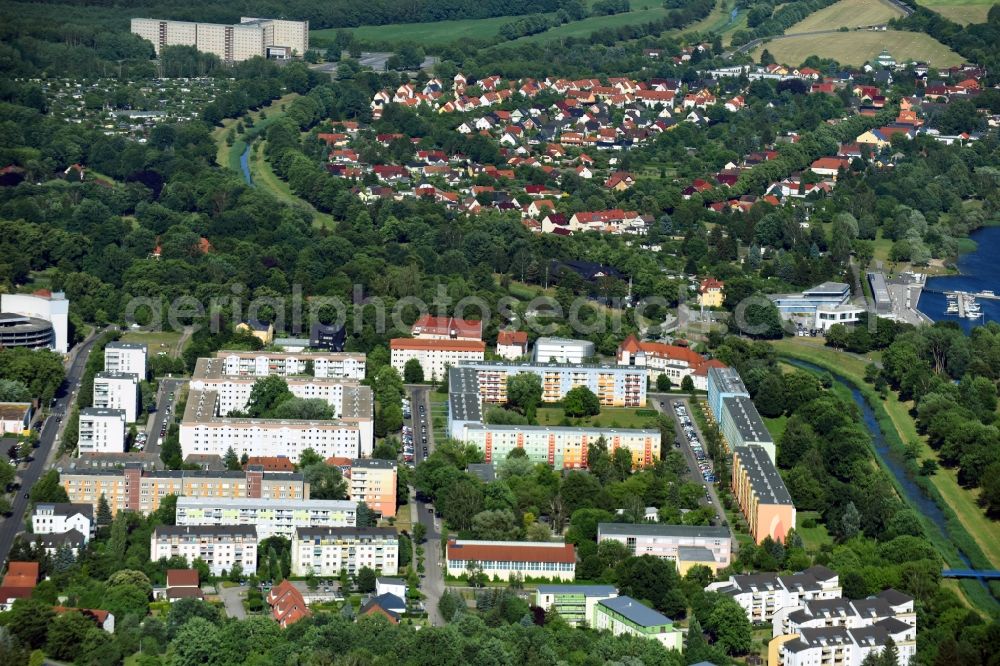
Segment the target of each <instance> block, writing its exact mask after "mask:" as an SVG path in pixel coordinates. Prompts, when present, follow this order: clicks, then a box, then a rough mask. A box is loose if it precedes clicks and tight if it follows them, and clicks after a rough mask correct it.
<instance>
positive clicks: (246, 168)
mask: <svg viewBox="0 0 1000 666" xmlns="http://www.w3.org/2000/svg"><path fill="white" fill-rule="evenodd" d="M250 145H251V144H249V143H248V144H247V147H246V150H244V151H243V154H242V155H240V168H241V169H243V178H244V179H246V181H247V185H250V186H251V187H253V178H251V177H250Z"/></svg>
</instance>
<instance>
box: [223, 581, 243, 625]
mask: <svg viewBox="0 0 1000 666" xmlns="http://www.w3.org/2000/svg"><path fill="white" fill-rule="evenodd" d="M248 589H249V588H248V587H247V586H246V585H238V586H236V587H222V586H221V585H220V586H219V598H221V599H222V605H223V606H224V607H225V609H226V615H228V616H229V617H231V618H235V619H237V620H242V619H244V618H245V617H246V616H247V611H246V609H245V608H243V598H244V597H246V594H247V590H248Z"/></svg>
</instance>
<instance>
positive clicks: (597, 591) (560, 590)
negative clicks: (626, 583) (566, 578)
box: [538, 585, 618, 597]
mask: <svg viewBox="0 0 1000 666" xmlns="http://www.w3.org/2000/svg"><path fill="white" fill-rule="evenodd" d="M538 593H539V594H583V595H585V596H588V597H601V596H603V597H609V596H611V595H613V594H618V590H617V588H615V586H614V585H539V586H538Z"/></svg>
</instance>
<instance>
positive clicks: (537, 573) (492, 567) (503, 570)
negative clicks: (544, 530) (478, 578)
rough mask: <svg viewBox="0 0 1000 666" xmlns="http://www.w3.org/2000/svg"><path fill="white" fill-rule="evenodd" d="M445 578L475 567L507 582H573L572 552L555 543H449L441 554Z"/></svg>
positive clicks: (571, 545)
mask: <svg viewBox="0 0 1000 666" xmlns="http://www.w3.org/2000/svg"><path fill="white" fill-rule="evenodd" d="M445 559H446V571H447V573H448V575H449V576H456V577H461V576H465V575H467V574H468V573H469V568H470V566H476V567H478V568H479V569H480V570H481V571H482V573H484V574H486V576H487V577H488V578H493V577H494V576H496V577H497V578H499V579H500V580H510V577H511V576H512V575H515V574H517V575H520V576H521V577H522V578H523V579H525V580H526V579H528V578H547V579H550V580H552V579H556V580H573V579H575V578H576V550H575V549H574V547H573V544H571V543H562V542H559V541H472V540H463V539H458V540H455V539H452V540H450V541H448V547H447V549H446V554H445Z"/></svg>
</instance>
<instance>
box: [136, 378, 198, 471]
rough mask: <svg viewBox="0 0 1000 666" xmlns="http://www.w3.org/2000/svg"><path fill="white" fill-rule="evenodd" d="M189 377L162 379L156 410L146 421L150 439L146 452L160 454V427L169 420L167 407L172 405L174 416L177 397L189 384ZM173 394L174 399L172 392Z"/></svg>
mask: <svg viewBox="0 0 1000 666" xmlns="http://www.w3.org/2000/svg"><path fill="white" fill-rule="evenodd" d="M187 382H188V380H187V379H168V378H166V377H164V378H163V379H161V380H160V387H159V389H157V391H156V411H155V412H153V413H152V414H151V415H150V418H149V420H148V421H147V423H146V432H147V433H148V434H149V439H148V440H147V441H146V448H145V449H144V451H145V452H146V453H153V454H156V455H159V453H160V429H161V428H162V427H163V424H164V422H165V421H167V420H168V418H169V417H168V416H167V409H166V408H167V407H168V406H169V407H170V416H174V413H175V408H176V406H177V399H178V398H179V397H180V391H181V388H182V387H183V386H184V385H185V384H187ZM171 393H172V394H173V396H174V397H173V399H171V398H170V394H171Z"/></svg>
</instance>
